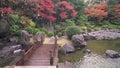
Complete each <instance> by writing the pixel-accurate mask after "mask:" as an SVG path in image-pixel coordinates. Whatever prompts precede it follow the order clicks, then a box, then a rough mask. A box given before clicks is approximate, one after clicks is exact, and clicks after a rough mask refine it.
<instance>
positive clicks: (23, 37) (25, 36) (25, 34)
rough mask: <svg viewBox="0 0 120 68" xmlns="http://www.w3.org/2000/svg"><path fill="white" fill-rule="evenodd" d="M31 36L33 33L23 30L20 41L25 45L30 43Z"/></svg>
mask: <svg viewBox="0 0 120 68" xmlns="http://www.w3.org/2000/svg"><path fill="white" fill-rule="evenodd" d="M30 38H32V35H31V34H29V33H28V32H27V31H25V30H22V31H21V37H20V42H21V44H23V45H30V44H31V43H30Z"/></svg>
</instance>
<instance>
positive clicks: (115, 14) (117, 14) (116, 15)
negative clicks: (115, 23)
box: [114, 4, 120, 19]
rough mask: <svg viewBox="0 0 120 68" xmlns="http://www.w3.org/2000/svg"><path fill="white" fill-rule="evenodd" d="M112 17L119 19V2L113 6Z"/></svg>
mask: <svg viewBox="0 0 120 68" xmlns="http://www.w3.org/2000/svg"><path fill="white" fill-rule="evenodd" d="M114 17H115V18H116V19H120V4H118V5H116V6H115V12H114Z"/></svg>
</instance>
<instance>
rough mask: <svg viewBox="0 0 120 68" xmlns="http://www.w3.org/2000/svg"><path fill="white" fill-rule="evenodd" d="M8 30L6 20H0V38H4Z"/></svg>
mask: <svg viewBox="0 0 120 68" xmlns="http://www.w3.org/2000/svg"><path fill="white" fill-rule="evenodd" d="M8 29H9V24H8V22H7V21H6V20H4V19H0V37H4V36H5V35H6V33H7V31H8Z"/></svg>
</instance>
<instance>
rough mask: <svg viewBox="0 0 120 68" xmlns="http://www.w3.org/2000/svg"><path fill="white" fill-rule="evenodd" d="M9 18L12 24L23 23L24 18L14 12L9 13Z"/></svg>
mask: <svg viewBox="0 0 120 68" xmlns="http://www.w3.org/2000/svg"><path fill="white" fill-rule="evenodd" d="M9 18H10V19H11V22H12V23H13V24H16V25H19V24H22V25H23V24H25V20H24V19H23V18H22V17H20V16H18V15H16V14H10V15H9Z"/></svg>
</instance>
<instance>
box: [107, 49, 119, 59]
mask: <svg viewBox="0 0 120 68" xmlns="http://www.w3.org/2000/svg"><path fill="white" fill-rule="evenodd" d="M105 53H106V55H107V56H108V57H111V58H118V57H120V55H119V53H118V52H116V51H114V50H106V52H105Z"/></svg>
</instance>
